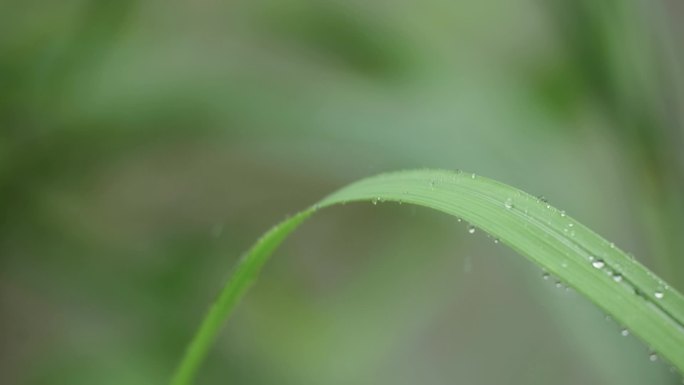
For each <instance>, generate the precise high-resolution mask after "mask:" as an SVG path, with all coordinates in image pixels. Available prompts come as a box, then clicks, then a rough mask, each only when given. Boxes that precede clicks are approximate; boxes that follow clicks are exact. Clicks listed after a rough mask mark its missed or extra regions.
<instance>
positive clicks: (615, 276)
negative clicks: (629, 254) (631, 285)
mask: <svg viewBox="0 0 684 385" xmlns="http://www.w3.org/2000/svg"><path fill="white" fill-rule="evenodd" d="M613 281H615V282H622V274H620V273H615V274H613Z"/></svg>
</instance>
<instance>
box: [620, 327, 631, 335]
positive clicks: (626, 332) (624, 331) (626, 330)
mask: <svg viewBox="0 0 684 385" xmlns="http://www.w3.org/2000/svg"><path fill="white" fill-rule="evenodd" d="M620 335H621V336H623V337H627V336H629V330H628V329H626V328H625V329H622V330H620Z"/></svg>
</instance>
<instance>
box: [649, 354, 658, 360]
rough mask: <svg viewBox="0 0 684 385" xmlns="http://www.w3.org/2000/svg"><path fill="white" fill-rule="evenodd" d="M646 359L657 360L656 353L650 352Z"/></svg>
mask: <svg viewBox="0 0 684 385" xmlns="http://www.w3.org/2000/svg"><path fill="white" fill-rule="evenodd" d="M648 360H649V361H651V362H656V361H658V355H657V354H656V353H654V352H651V353H649V355H648Z"/></svg>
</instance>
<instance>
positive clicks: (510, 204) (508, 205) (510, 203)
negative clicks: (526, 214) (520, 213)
mask: <svg viewBox="0 0 684 385" xmlns="http://www.w3.org/2000/svg"><path fill="white" fill-rule="evenodd" d="M504 207H505V208H506V209H508V210H510V209H512V208H513V200H512V199H511V198H508V199H506V201H505V202H504Z"/></svg>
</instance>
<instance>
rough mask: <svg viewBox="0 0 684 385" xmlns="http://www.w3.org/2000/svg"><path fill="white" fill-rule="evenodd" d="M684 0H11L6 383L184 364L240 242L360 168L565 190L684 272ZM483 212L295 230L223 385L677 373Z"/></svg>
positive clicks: (648, 378)
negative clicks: (495, 238)
mask: <svg viewBox="0 0 684 385" xmlns="http://www.w3.org/2000/svg"><path fill="white" fill-rule="evenodd" d="M683 32H684V5H683V4H682V3H681V2H678V1H666V0H655V1H646V0H643V1H639V0H604V1H592V0H513V1H510V0H508V1H503V0H494V1H486V2H478V1H461V2H452V1H444V0H423V1H397V2H390V1H357V0H351V1H327V0H288V1H282V0H281V1H278V0H251V1H242V0H237V1H227V2H221V1H212V0H196V1H158V0H150V1H138V0H122V1H93V0H65V1H54V2H49V1H36V0H3V1H2V2H1V3H0V213H1V214H0V227H1V229H0V253H1V254H0V266H1V269H0V383H2V384H36V385H37V384H69V385H79V384H88V385H92V384H105V385H108V384H131V385H135V384H163V383H165V381H167V380H168V379H169V376H170V373H171V371H172V370H173V368H174V366H175V365H176V363H177V362H178V360H179V359H180V357H181V354H182V352H183V349H184V346H185V345H186V343H187V342H188V341H189V339H190V337H191V335H192V333H193V332H194V330H195V328H196V326H197V325H198V323H199V321H200V319H201V317H202V316H203V314H204V312H205V310H206V308H207V306H208V304H209V303H210V302H211V301H212V300H213V298H214V296H215V295H216V293H217V291H218V290H219V288H220V287H221V285H222V284H223V282H224V280H225V278H226V277H227V275H228V272H229V271H230V268H231V266H233V264H234V263H235V261H236V259H237V257H238V256H239V255H240V254H241V253H242V252H243V251H244V250H246V249H247V248H248V247H249V246H250V245H251V243H252V242H253V241H254V240H255V239H256V238H257V237H258V236H259V235H260V234H261V233H263V232H264V231H265V230H266V229H268V228H269V227H270V226H271V225H272V224H274V223H276V222H277V221H279V220H280V219H282V218H284V216H285V215H286V214H291V213H294V212H296V211H298V210H300V209H302V208H304V207H306V206H307V205H309V204H311V203H313V202H315V201H316V200H317V199H319V198H321V197H322V196H323V195H325V194H326V193H328V192H331V191H333V190H334V189H336V188H338V187H340V186H342V185H344V184H346V183H348V182H351V181H353V180H355V179H357V178H360V177H364V176H369V175H373V174H376V173H379V172H383V171H389V170H397V169H404V168H418V167H431V168H447V169H455V168H460V169H464V170H467V171H469V172H477V173H478V174H482V175H484V176H488V177H491V178H495V179H498V180H501V181H504V182H506V183H509V184H512V185H514V186H516V187H519V188H522V189H524V190H526V191H528V192H530V193H533V194H535V195H543V196H545V197H547V198H548V199H549V201H550V202H551V203H552V204H553V205H555V206H558V207H560V208H563V209H565V210H567V212H568V213H569V214H570V215H572V216H573V217H575V218H577V219H579V220H580V221H582V222H583V223H585V224H587V225H588V226H589V227H591V228H592V229H594V230H596V231H598V232H599V233H600V234H602V235H603V236H605V237H606V238H608V239H610V240H613V241H615V242H616V243H617V244H618V245H619V246H620V247H622V248H623V249H625V250H628V251H631V252H633V253H634V254H635V255H636V256H637V258H638V259H639V260H640V261H642V262H643V263H645V264H646V265H647V266H649V267H650V268H652V269H653V270H654V271H656V272H657V273H658V274H660V275H661V276H663V277H664V278H665V279H667V280H669V281H670V282H671V283H672V284H673V286H675V287H676V288H678V289H679V290H683V289H684V259H683V258H682V256H683V255H684V237H682V229H683V228H684V203H682V199H681V198H682V195H683V194H684V129H683V127H684V124H683V122H684V103H683V100H684V99H683V98H682V96H683V95H684V94H683V91H684V88H683V87H682V86H683V85H684V83H683V81H682V80H683V79H684V78H683V75H682V71H683V69H684V66H682V64H683V63H684V60H683V59H684V39H682V36H684V34H683ZM619 330H620V325H617V324H615V322H613V321H610V320H606V319H605V316H604V314H602V312H601V311H600V310H599V309H598V308H596V307H595V306H593V305H591V304H589V303H588V302H587V301H586V300H584V299H583V298H580V297H579V295H578V294H577V293H575V292H574V291H572V290H569V291H568V290H564V289H562V288H561V289H557V288H556V287H555V285H554V282H553V281H545V280H542V279H541V270H540V269H539V268H537V267H535V266H533V265H531V264H530V263H528V262H527V261H526V260H525V259H523V258H521V257H520V256H517V255H515V254H514V253H513V252H512V251H510V250H508V249H507V248H506V247H504V246H502V245H496V244H494V243H493V242H492V241H491V239H488V238H487V237H486V236H485V235H484V234H482V233H479V232H478V233H476V234H475V235H474V236H472V235H468V234H467V232H466V230H465V224H463V223H457V222H456V221H455V220H453V218H450V217H446V216H444V215H441V214H437V213H433V212H431V211H427V210H423V209H414V208H410V207H399V206H398V205H391V204H381V205H377V206H372V205H370V204H354V205H347V206H345V207H341V208H333V209H330V210H327V211H324V212H322V213H320V214H319V215H317V216H316V217H314V218H313V219H312V220H311V221H310V222H308V223H307V224H305V225H304V226H303V227H302V228H301V229H300V230H298V232H297V233H296V234H295V235H294V236H293V237H292V238H291V239H290V240H288V241H287V242H286V243H285V244H284V246H283V247H282V248H281V249H280V250H279V251H278V252H277V253H276V255H275V257H274V258H273V260H272V261H271V262H270V263H269V264H268V265H267V267H266V269H265V271H264V273H263V275H262V277H261V279H260V281H259V282H258V285H256V286H255V287H254V289H253V290H252V291H251V292H250V293H249V295H248V296H247V298H246V300H245V301H243V303H242V304H241V306H240V307H239V309H238V311H237V312H236V314H235V316H234V317H233V318H232V319H231V320H230V321H229V322H228V324H227V327H226V329H225V333H224V334H223V335H222V336H221V338H220V340H219V341H218V343H217V344H216V347H215V349H214V350H213V351H212V354H211V356H210V358H209V359H208V361H207V363H206V365H205V366H204V367H203V369H202V371H201V374H200V378H198V384H253V385H258V384H280V385H288V384H292V385H295V384H321V385H336V384H339V385H342V384H374V385H377V384H393V385H395V384H396V385H402V384H407V385H408V384H483V385H485V384H486V385H489V384H525V385H533V384H550V383H553V384H555V385H571V384H582V385H586V384H634V385H636V384H675V383H679V381H680V375H679V374H677V373H672V372H671V370H669V366H668V364H667V363H665V362H662V360H659V361H657V362H655V363H653V362H649V360H648V358H647V356H648V354H647V352H648V347H647V346H644V345H643V344H642V343H641V342H639V341H637V340H635V339H634V338H632V337H626V338H625V337H622V336H620V333H619Z"/></svg>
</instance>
